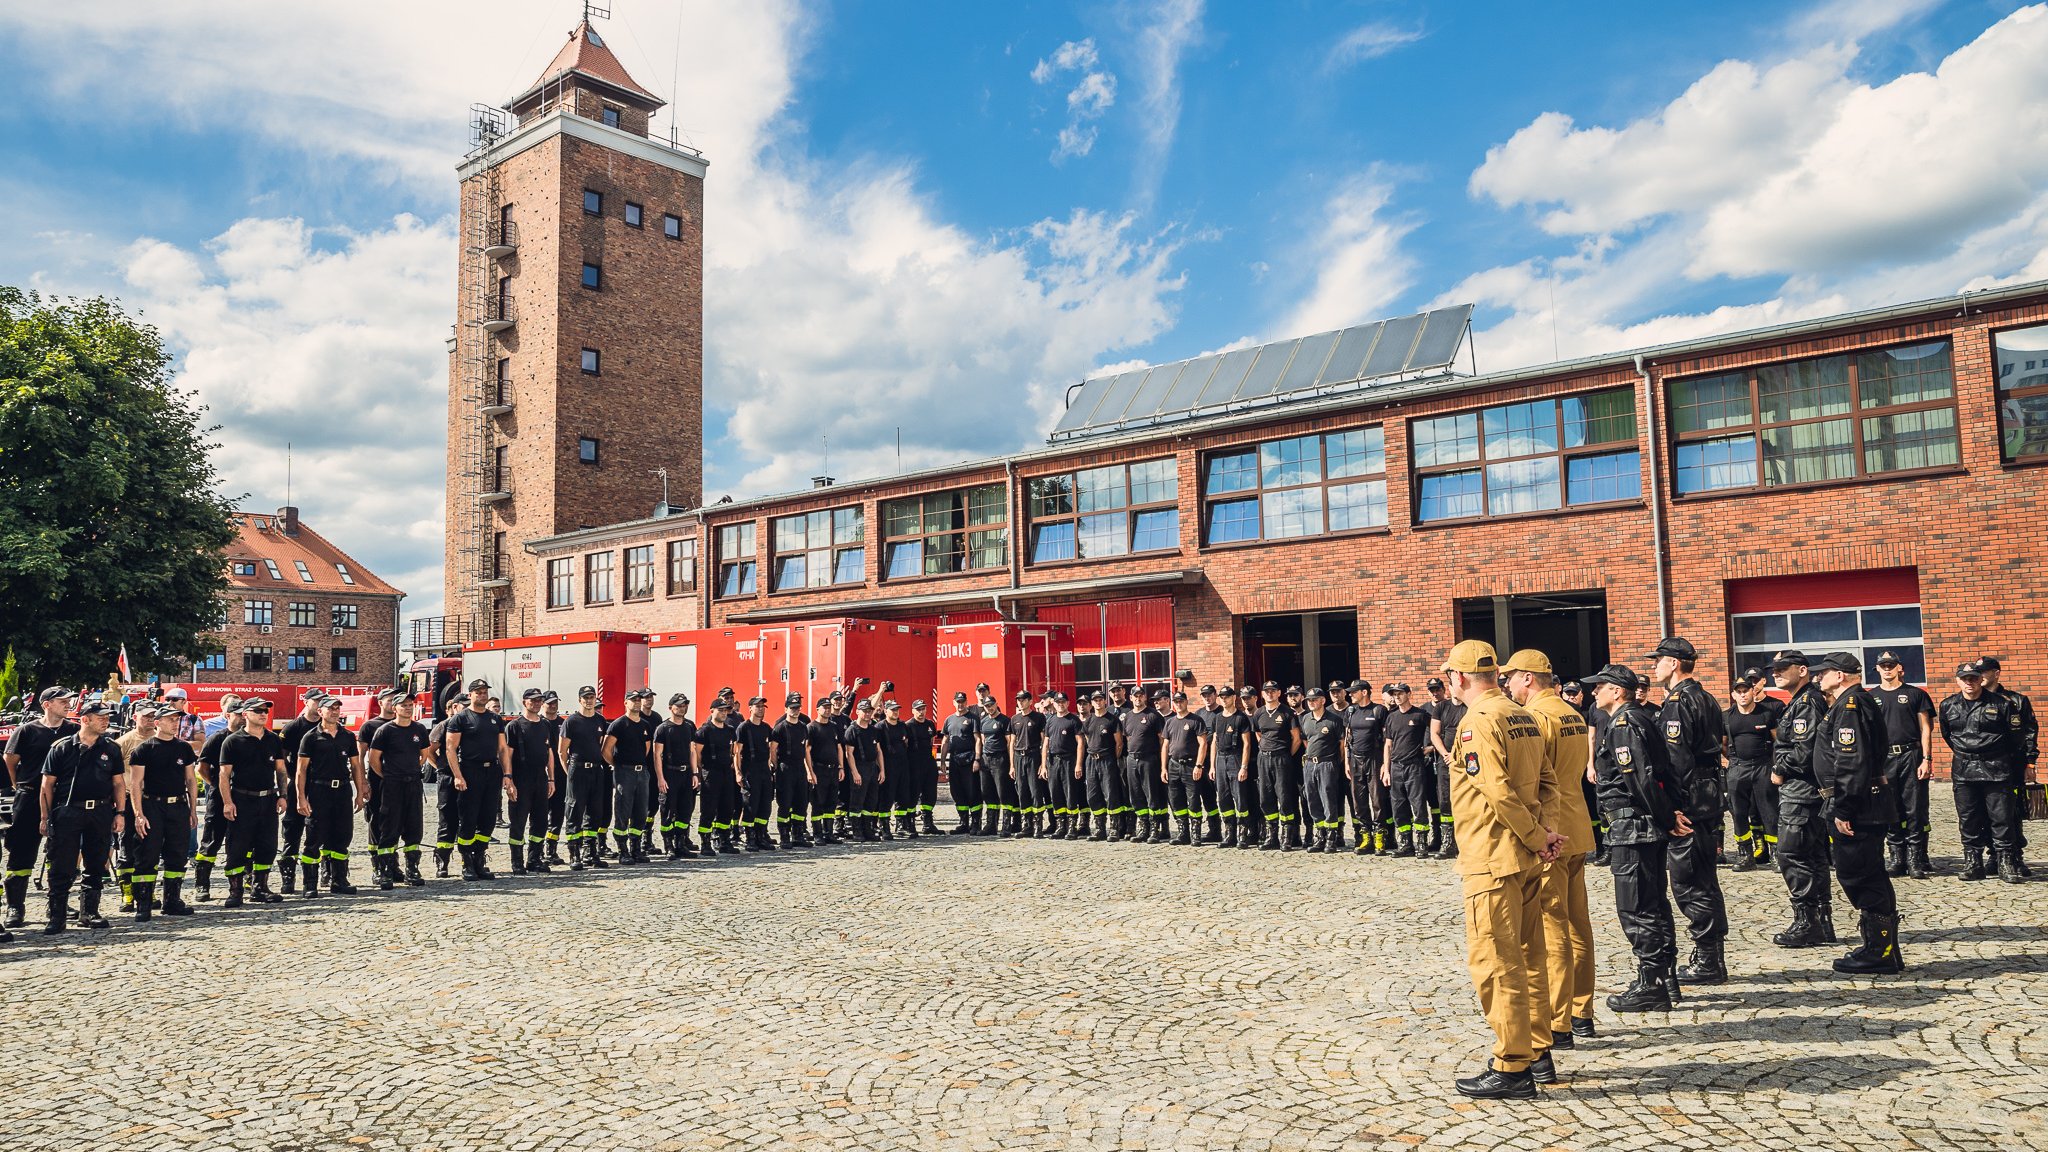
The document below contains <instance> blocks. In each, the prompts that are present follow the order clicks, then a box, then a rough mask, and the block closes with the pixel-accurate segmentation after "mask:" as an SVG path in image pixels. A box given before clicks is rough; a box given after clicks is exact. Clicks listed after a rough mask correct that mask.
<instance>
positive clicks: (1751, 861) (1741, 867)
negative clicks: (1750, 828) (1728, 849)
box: [1729, 836, 1763, 872]
mask: <svg viewBox="0 0 2048 1152" xmlns="http://www.w3.org/2000/svg"><path fill="white" fill-rule="evenodd" d="M1761 843H1762V837H1761V836H1756V837H1748V836H1737V837H1736V838H1735V844H1736V847H1737V848H1738V849H1740V851H1738V852H1736V854H1735V863H1734V864H1733V865H1732V866H1730V868H1729V871H1731V872H1754V871H1756V870H1757V869H1759V868H1761V867H1763V863H1762V861H1760V860H1758V859H1757V851H1756V849H1757V847H1758V846H1759V845H1760V844H1761Z"/></svg>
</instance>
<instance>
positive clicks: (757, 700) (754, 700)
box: [747, 696, 768, 708]
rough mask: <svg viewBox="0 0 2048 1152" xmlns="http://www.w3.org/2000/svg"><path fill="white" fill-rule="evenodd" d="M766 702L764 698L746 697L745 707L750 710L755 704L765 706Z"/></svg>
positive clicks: (766, 699)
mask: <svg viewBox="0 0 2048 1152" xmlns="http://www.w3.org/2000/svg"><path fill="white" fill-rule="evenodd" d="M767 702H768V698H767V697H766V696H749V697H747V707H749V708H752V707H753V706H754V705H756V704H766V703H767Z"/></svg>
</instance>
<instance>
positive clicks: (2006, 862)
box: [1940, 662, 2026, 884]
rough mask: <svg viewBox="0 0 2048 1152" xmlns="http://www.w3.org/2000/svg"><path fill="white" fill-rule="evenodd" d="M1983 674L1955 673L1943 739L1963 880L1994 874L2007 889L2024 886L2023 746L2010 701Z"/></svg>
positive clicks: (1964, 668) (1972, 670)
mask: <svg viewBox="0 0 2048 1152" xmlns="http://www.w3.org/2000/svg"><path fill="white" fill-rule="evenodd" d="M1984 680H1985V677H1984V669H1983V668H1982V667H1981V666H1980V665H1978V664H1975V663H1968V662H1966V663H1964V664H1963V665H1961V666H1960V667H1958V668H1957V669H1956V687H1957V689H1958V690H1957V691H1956V692H1955V693H1954V694H1953V695H1951V696H1949V697H1948V698H1947V699H1945V700H1943V701H1942V702H1941V709H1940V723H1941V738H1942V741H1943V742H1944V743H1946V744H1947V745H1948V747H1949V752H1950V753H1951V755H1952V759H1951V763H1950V767H1949V779H1950V780H1951V782H1952V784H1953V786H1954V788H1955V795H1956V821H1957V823H1959V824H1960V825H1961V826H1962V836H1963V875H1962V878H1963V879H1964V880H1971V881H1975V880H1982V879H1984V878H1985V877H1986V876H1988V875H1990V871H1988V870H1987V869H1986V867H1985V854H1986V853H1987V852H1988V853H1989V854H1990V860H1991V864H1990V870H1995V871H1996V872H1997V873H1998V875H1999V878H2000V879H2002V880H2005V881H2007V882H2008V883H2013V884H2018V883H2020V882H2022V881H2023V880H2025V879H2026V878H2025V877H2024V876H2021V875H2020V873H2019V869H2018V868H2017V867H2016V862H2017V861H2018V859H2019V853H2020V849H2019V823H2020V821H2019V816H2020V814H2019V810H2018V806H2017V805H2016V804H2015V803H2014V800H2013V791H2012V786H2013V783H2014V782H2015V781H2016V780H2018V779H2019V777H2020V766H2021V764H2023V763H2024V761H2025V755H2026V753H2025V745H2024V743H2023V742H2022V740H2021V739H2019V738H2018V733H2019V731H2020V729H2019V726H2018V724H2016V723H2015V721H2016V720H2017V719H2018V716H2019V710H2018V708H2017V707H2015V706H2014V704H2013V702H2012V701H2011V699H2009V698H2008V697H2006V696H2003V695H2001V694H1999V693H1997V692H1993V691H1992V690H1991V689H1989V688H1988V687H1986V686H1985V683H1984Z"/></svg>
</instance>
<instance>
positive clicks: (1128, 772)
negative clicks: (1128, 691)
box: [1118, 684, 1169, 844]
mask: <svg viewBox="0 0 2048 1152" xmlns="http://www.w3.org/2000/svg"><path fill="white" fill-rule="evenodd" d="M1118 725H1119V726H1120V727H1121V728H1122V729H1123V734H1124V791H1125V793H1126V794H1128V795H1129V796H1130V799H1131V807H1132V808H1134V809H1136V811H1135V812H1134V813H1133V816H1134V818H1135V820H1136V827H1137V831H1136V833H1135V834H1134V835H1132V837H1131V840H1132V841H1133V842H1134V843H1138V844H1165V843H1167V842H1168V839H1169V837H1168V836H1167V834H1166V813H1164V812H1161V811H1159V809H1160V808H1163V807H1165V805H1163V804H1155V803H1154V802H1153V792H1154V790H1155V783H1154V782H1155V781H1156V780H1157V778H1158V777H1159V775H1160V774H1161V773H1162V772H1163V771H1164V770H1165V762H1164V761H1163V760H1162V759H1161V753H1162V744H1161V739H1160V737H1161V735H1162V733H1163V732H1164V731H1165V729H1166V717H1164V716H1162V715H1160V713H1159V711H1158V709H1156V708H1154V707H1152V693H1151V690H1150V689H1148V688H1146V687H1145V686H1144V685H1142V684H1140V685H1139V686H1138V690H1137V691H1136V692H1135V693H1133V695H1132V700H1131V710H1130V711H1129V712H1126V713H1124V714H1123V716H1122V717H1121V718H1120V719H1119V720H1118ZM1162 791H1163V789H1162Z"/></svg>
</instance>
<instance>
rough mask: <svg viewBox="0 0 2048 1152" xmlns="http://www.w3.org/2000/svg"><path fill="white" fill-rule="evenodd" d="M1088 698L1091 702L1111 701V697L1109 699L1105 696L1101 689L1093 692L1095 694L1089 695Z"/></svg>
mask: <svg viewBox="0 0 2048 1152" xmlns="http://www.w3.org/2000/svg"><path fill="white" fill-rule="evenodd" d="M1088 698H1089V699H1090V700H1107V699H1109V697H1108V696H1106V695H1104V694H1103V692H1102V689H1100V688H1097V689H1096V690H1095V691H1093V692H1091V693H1089V694H1088Z"/></svg>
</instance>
